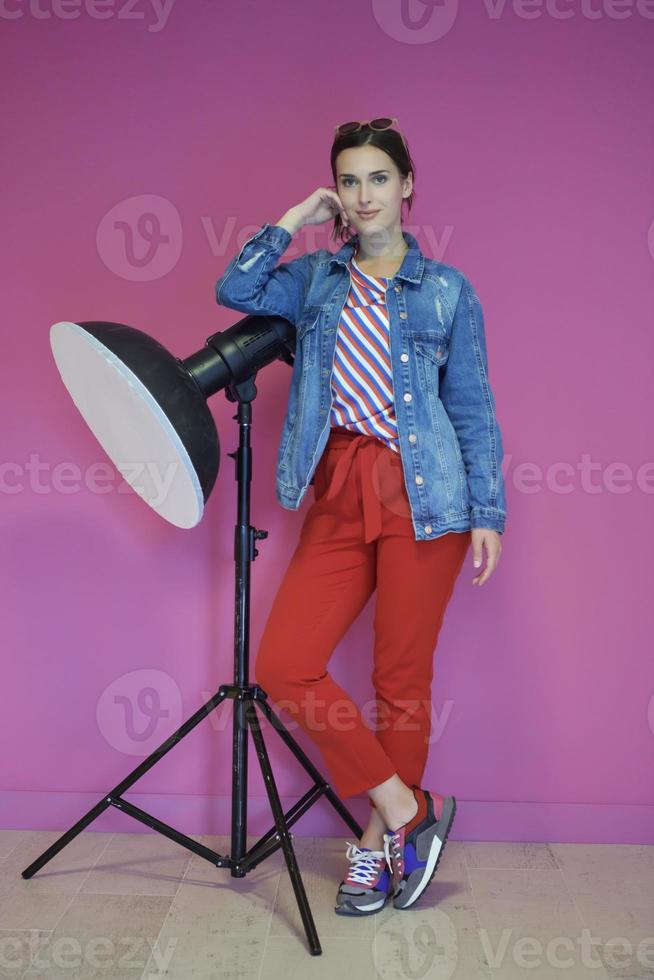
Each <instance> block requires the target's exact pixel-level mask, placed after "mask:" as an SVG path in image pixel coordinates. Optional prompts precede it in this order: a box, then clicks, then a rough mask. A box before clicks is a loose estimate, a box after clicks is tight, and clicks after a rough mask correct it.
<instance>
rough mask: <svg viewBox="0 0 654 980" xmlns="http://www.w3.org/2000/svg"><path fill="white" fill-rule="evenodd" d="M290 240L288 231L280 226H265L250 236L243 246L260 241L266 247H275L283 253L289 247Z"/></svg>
mask: <svg viewBox="0 0 654 980" xmlns="http://www.w3.org/2000/svg"><path fill="white" fill-rule="evenodd" d="M292 238H293V236H292V235H291V233H290V231H287V230H286V228H282V226H281V225H269V224H265V225H263V226H262V227H261V228H260V229H259V231H257V232H255V233H254V235H251V236H250V237H249V238H248V240H247V242H246V243H245V244H247V243H248V242H253V241H256V240H260V241H262V242H265V243H266V244H267V245H277V246H279V248H280V249H281V251H283V252H284V251H286V249H287V248H288V246H289V245H290V243H291V240H292Z"/></svg>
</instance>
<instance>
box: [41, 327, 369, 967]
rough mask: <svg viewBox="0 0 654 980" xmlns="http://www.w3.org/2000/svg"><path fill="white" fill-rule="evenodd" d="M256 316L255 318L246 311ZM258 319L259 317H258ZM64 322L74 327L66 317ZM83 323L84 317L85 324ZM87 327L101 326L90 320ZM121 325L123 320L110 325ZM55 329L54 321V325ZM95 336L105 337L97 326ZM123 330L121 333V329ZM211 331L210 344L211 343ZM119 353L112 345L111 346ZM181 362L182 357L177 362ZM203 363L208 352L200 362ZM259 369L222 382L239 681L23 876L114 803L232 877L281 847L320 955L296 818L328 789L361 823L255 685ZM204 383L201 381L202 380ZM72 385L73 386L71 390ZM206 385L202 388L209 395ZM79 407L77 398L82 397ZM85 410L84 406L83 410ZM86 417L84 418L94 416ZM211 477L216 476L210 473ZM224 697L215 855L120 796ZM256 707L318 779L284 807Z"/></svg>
mask: <svg viewBox="0 0 654 980" xmlns="http://www.w3.org/2000/svg"><path fill="white" fill-rule="evenodd" d="M247 319H248V320H252V319H253V318H251V317H250V318H247ZM259 319H261V318H259ZM67 326H77V325H71V324H68V325H67ZM81 326H82V327H84V326H85V325H84V324H81ZM89 326H98V325H93V324H90V325H89ZM110 326H120V325H110ZM53 329H54V328H53ZM122 330H123V331H129V337H131V338H133V337H134V335H136V334H138V335H139V337H137V338H136V339H137V340H140V342H141V344H143V338H144V337H145V335H143V334H141V333H140V331H135V330H133V328H128V327H122ZM96 333H97V335H98V336H104V335H103V334H102V333H101V332H100V331H99V330H97V331H96ZM123 336H124V334H123ZM212 339H213V338H209V341H207V345H209V346H210V345H211V340H212ZM114 353H115V352H114ZM199 361H200V358H199V355H197V354H196V355H193V356H192V357H191V358H189V359H188V360H187V361H186V362H185V365H186V367H188V365H189V364H191V363H194V364H195V365H196V367H198V364H199ZM177 364H178V365H179V366H180V367H183V366H184V365H182V362H179V361H178V362H177ZM203 367H204V368H205V369H206V359H205V362H204V364H203ZM210 373H211V372H210V371H207V370H204V371H201V370H200V369H199V368H198V369H197V371H196V374H195V378H196V380H197V379H198V378H201V377H204V379H205V380H206V377H207V375H208V374H210ZM255 377H256V373H255V374H253V375H250V376H249V377H247V378H244V379H242V380H240V381H238V382H236V383H231V384H229V385H226V386H225V390H226V396H227V398H228V399H229V400H230V401H233V402H238V410H237V414H236V415H235V416H233V418H235V419H238V426H239V445H238V450H237V451H236V452H233V453H229V454H228V455H229V456H230V457H232V458H233V459H234V460H235V464H236V476H235V478H236V481H237V523H236V526H235V535H234V562H235V578H236V583H235V606H234V682H233V684H222V685H221V686H220V687H219V689H218V691H217V693H216V694H214V696H213V697H212V698H211V699H210V700H209V701H207V702H206V703H205V704H204V705H202V707H201V708H199V709H198V710H197V711H196V712H195V714H194V715H192V716H191V717H190V718H189V719H188V720H187V721H185V722H184V724H183V725H181V727H180V728H178V729H177V731H176V732H174V733H173V734H172V735H171V736H170V737H169V738H167V739H166V741H165V742H163V743H162V744H161V745H160V746H159V748H157V749H156V750H155V751H154V752H153V753H152V754H151V755H150V756H148V758H147V759H145V760H144V761H143V762H142V763H141V764H140V765H139V766H137V768H136V769H134V770H133V772H131V773H130V774H129V775H128V776H127V777H125V779H123V780H122V782H120V783H118V785H117V786H115V787H114V788H113V789H112V790H110V791H109V793H107V794H106V795H105V796H104V797H103V798H102V799H101V800H100V801H99V802H98V803H97V804H96V805H95V806H94V807H93V808H92V809H91V810H89V811H88V813H86V814H85V815H84V816H83V817H82V818H81V819H80V820H78V821H77V823H76V824H74V825H73V826H72V827H71V828H70V829H69V830H67V831H66V832H65V833H64V834H62V836H61V837H59V838H58V839H57V840H56V841H55V842H54V843H53V844H52V845H51V846H50V847H49V848H47V850H45V851H44V852H43V853H42V854H41V855H40V856H39V857H38V858H37V859H36V860H35V861H33V862H32V864H30V865H29V867H27V868H25V870H24V871H23V872H22V877H23V878H31V877H32V876H33V875H34V874H36V872H37V871H39V870H40V869H41V868H42V867H43V866H44V865H45V864H46V863H47V862H48V861H50V860H51V858H53V857H54V856H55V855H56V854H58V853H59V851H61V850H62V848H64V847H65V846H66V845H67V844H68V843H70V841H71V840H73V838H74V837H76V836H77V834H79V833H80V832H81V831H82V830H84V829H85V828H86V827H88V826H89V824H91V823H92V822H93V821H94V820H95V819H96V818H97V817H98V816H99V815H100V814H101V813H103V812H104V811H105V810H106V809H107V808H108V807H110V806H114V807H116V808H117V809H119V810H122V811H123V812H124V813H126V814H128V815H129V816H130V817H134V818H135V819H136V820H139V821H140V822H141V823H143V824H145V825H146V826H148V827H150V828H152V829H153V830H155V831H157V832H158V833H160V834H163V835H164V836H165V837H168V838H169V839H170V840H173V841H175V842H176V843H178V844H180V845H181V846H182V847H185V848H187V849H188V850H190V851H193V852H194V853H195V854H197V855H199V856H200V857H202V858H204V859H205V860H207V861H209V862H210V863H211V864H214V865H215V866H216V867H219V868H229V869H230V872H231V875H232V877H233V878H243V877H245V875H246V874H247V873H248V872H249V871H251V870H252V869H253V868H255V867H256V866H257V865H258V864H259V863H260V862H261V861H263V860H264V859H265V858H267V857H268V856H269V855H270V854H272V853H274V852H275V851H276V850H277V849H278V848H279V847H281V848H282V850H283V852H284V858H285V860H286V865H287V867H288V872H289V875H290V878H291V883H292V886H293V890H294V892H295V897H296V900H297V904H298V908H299V911H300V915H301V917H302V922H303V924H304V929H305V932H306V936H307V940H308V944H309V949H310V952H311V954H312V955H313V956H317V955H320V954H321V953H322V949H321V946H320V942H319V939H318V934H317V932H316V927H315V923H314V920H313V916H312V914H311V909H310V906H309V902H308V900H307V896H306V892H305V889H304V885H303V882H302V877H301V875H300V870H299V868H298V864H297V860H296V857H295V852H294V850H293V844H292V841H291V838H292V837H293V834H291V833H289V827H292V826H293V824H294V823H295V821H296V820H298V819H299V818H300V817H301V816H302V814H304V813H305V812H306V811H307V810H308V809H309V807H311V806H313V804H314V803H316V802H317V801H318V800H319V799H320V798H321V796H325V797H326V799H327V800H329V802H330V803H331V805H332V806H333V807H334V809H335V810H336V812H337V813H338V814H339V815H340V816H341V817H342V818H343V820H344V821H345V823H346V824H347V825H348V827H349V828H350V829H351V830H352V832H353V833H354V834H355V835H356V836H357V838H360V837H361V835H362V833H363V829H362V828H361V827H360V825H359V824H358V823H357V821H356V820H355V819H354V817H353V816H352V814H351V813H350V812H349V810H348V809H347V808H346V807H345V806H344V804H343V803H342V802H341V800H340V799H339V798H338V796H337V795H336V793H335V792H334V790H333V789H332V788H331V786H330V785H329V783H328V782H327V781H326V780H325V779H324V778H323V776H321V774H320V772H319V771H318V769H317V768H316V767H315V766H314V765H313V763H312V762H311V760H310V759H309V758H308V756H307V755H306V753H305V752H304V751H303V750H302V749H301V747H300V746H299V745H298V744H297V742H296V741H295V739H294V738H293V737H292V735H291V734H290V733H289V731H288V730H287V729H286V727H285V726H284V724H283V723H282V721H281V720H280V719H279V718H278V717H277V715H276V714H275V713H274V712H273V711H272V709H271V707H270V705H269V703H268V700H267V695H266V692H265V691H264V690H263V689H262V688H261V687H260V686H259V685H257V684H250V683H249V681H248V677H249V630H250V563H251V562H253V561H254V560H255V558H256V557H257V554H258V550H257V548H255V546H254V543H255V541H256V540H257V539H261V538H266V537H267V536H268V532H267V531H264V530H258V529H256V528H254V527H252V526H251V525H250V482H251V479H252V449H251V445H250V430H251V427H252V409H251V402H252V401H253V400H254V398H255V397H256V394H257V391H256V387H255V385H254V378H255ZM199 387H201V386H199ZM71 390H72V389H71ZM207 390H209V388H206V389H205V390H204V392H203V393H204V394H205V395H206V393H207ZM78 407H80V404H79V403H78ZM80 410H81V409H80ZM85 417H87V420H88V418H89V416H88V415H87V416H85ZM208 482H209V483H211V482H212V481H211V479H210V478H208ZM226 698H231V699H232V700H233V701H234V713H233V735H232V754H233V755H232V825H231V850H230V853H229V855H223V854H218V853H216V852H215V851H213V850H211V848H208V847H205V846H204V845H203V844H201V843H199V842H198V841H196V840H193V838H191V837H187V836H186V835H185V834H183V833H181V832H180V831H178V830H176V829H175V828H174V827H170V826H168V824H165V823H164V822H163V821H161V820H159V819H157V818H156V817H154V816H153V815H152V814H150V813H146V812H145V811H144V810H141V809H140V808H139V807H137V806H135V805H134V804H133V803H130V802H129V801H128V800H125V799H124V798H123V793H125V792H126V791H127V790H128V789H129V788H130V787H131V786H132V785H133V784H134V783H135V782H136V781H137V780H138V779H140V777H141V776H142V775H143V774H144V773H146V772H148V770H150V769H151V768H152V767H153V766H154V765H155V764H156V763H157V762H158V761H159V760H160V759H162V758H163V757H164V756H165V755H166V754H167V753H168V752H169V751H170V750H171V749H172V748H173V746H175V745H177V743H178V742H180V741H181V740H182V739H183V738H184V737H185V736H186V735H187V734H188V733H189V732H190V731H192V730H193V729H194V728H195V727H196V725H198V724H199V723H200V722H201V721H202V719H203V718H206V717H207V715H209V713H210V712H211V711H213V710H214V709H215V708H217V707H218V706H219V705H220V704H221V703H222V702H223V701H224V700H225V699H226ZM255 706H258V707H259V709H260V711H262V712H263V714H264V715H265V716H266V718H267V719H268V721H269V722H270V723H271V725H272V726H273V728H274V729H275V731H276V732H277V734H278V735H279V736H280V738H281V739H282V741H283V742H284V744H285V745H286V746H287V747H288V748H289V749H290V750H291V752H292V753H293V755H294V756H295V757H296V759H298V761H299V762H300V764H301V765H302V767H303V768H304V769H305V770H306V772H307V773H308V774H309V776H310V777H311V779H312V780H313V785H312V786H311V787H310V789H309V790H308V791H307V792H306V793H305V794H304V796H302V797H301V799H300V800H298V801H297V803H295V805H294V806H292V807H291V809H290V810H289V811H288V813H284V810H283V807H282V804H281V801H280V798H279V793H278V791H277V786H276V784H275V778H274V776H273V771H272V768H271V765H270V760H269V758H268V752H267V750H266V745H265V741H264V738H263V735H262V732H261V728H260V724H259V718H258V716H257V712H256V710H255ZM248 727H249V730H250V731H251V733H252V738H253V740H254V746H255V750H256V753H257V756H258V759H259V765H260V766H261V772H262V774H263V778H264V783H265V787H266V792H267V793H268V799H269V801H270V808H271V810H272V813H273V817H274V825H273V826H272V827H271V828H270V829H269V830H268V832H267V833H266V834H264V836H263V837H261V838H260V839H259V840H258V841H257V842H256V843H255V844H254V846H253V847H251V848H250V850H249V851H246V836H247V774H248Z"/></svg>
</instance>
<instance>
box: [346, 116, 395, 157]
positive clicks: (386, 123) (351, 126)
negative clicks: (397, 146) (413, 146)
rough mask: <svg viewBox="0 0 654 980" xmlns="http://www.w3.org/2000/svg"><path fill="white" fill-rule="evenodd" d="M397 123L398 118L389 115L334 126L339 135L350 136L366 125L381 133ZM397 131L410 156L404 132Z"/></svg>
mask: <svg viewBox="0 0 654 980" xmlns="http://www.w3.org/2000/svg"><path fill="white" fill-rule="evenodd" d="M397 123H398V120H397V119H396V118H395V117H393V119H390V118H389V117H388V116H382V117H380V118H379V119H370V120H368V121H364V122H345V123H341V124H340V126H335V127H334V132H335V133H336V135H337V136H349V135H350V133H358V132H359V130H360V129H363V128H364V127H365V126H367V127H368V129H372V130H374V131H375V132H376V133H381V132H383V131H384V130H385V129H391V128H392V127H393V126H394V125H397ZM395 132H396V133H397V135H398V136H399V137H400V139H401V140H402V143H403V144H404V149H405V150H406V152H407V156H408V154H409V148H408V146H407V145H406V141H405V139H404V137H403V136H402V133H400V131H399V130H397V129H396V130H395Z"/></svg>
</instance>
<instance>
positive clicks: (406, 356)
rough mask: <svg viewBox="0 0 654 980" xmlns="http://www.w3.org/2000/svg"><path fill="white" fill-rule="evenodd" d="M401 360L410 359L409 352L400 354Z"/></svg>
mask: <svg viewBox="0 0 654 980" xmlns="http://www.w3.org/2000/svg"><path fill="white" fill-rule="evenodd" d="M400 360H401V361H408V360H409V355H408V354H400Z"/></svg>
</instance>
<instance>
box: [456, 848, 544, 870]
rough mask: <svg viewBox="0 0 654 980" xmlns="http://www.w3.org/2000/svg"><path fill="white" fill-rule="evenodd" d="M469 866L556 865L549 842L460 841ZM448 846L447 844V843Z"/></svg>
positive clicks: (497, 867) (519, 866)
mask: <svg viewBox="0 0 654 980" xmlns="http://www.w3.org/2000/svg"><path fill="white" fill-rule="evenodd" d="M461 843H462V846H463V848H464V853H465V858H466V862H467V865H468V867H469V868H496V869H499V868H503V869H510V868H541V869H545V870H547V869H553V868H556V867H558V865H557V863H556V858H555V857H554V854H553V853H552V851H551V850H550V846H549V844H540V843H531V842H523V841H516V842H515V843H513V842H511V843H503V842H498V841H462V842H461ZM448 846H449V844H448Z"/></svg>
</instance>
